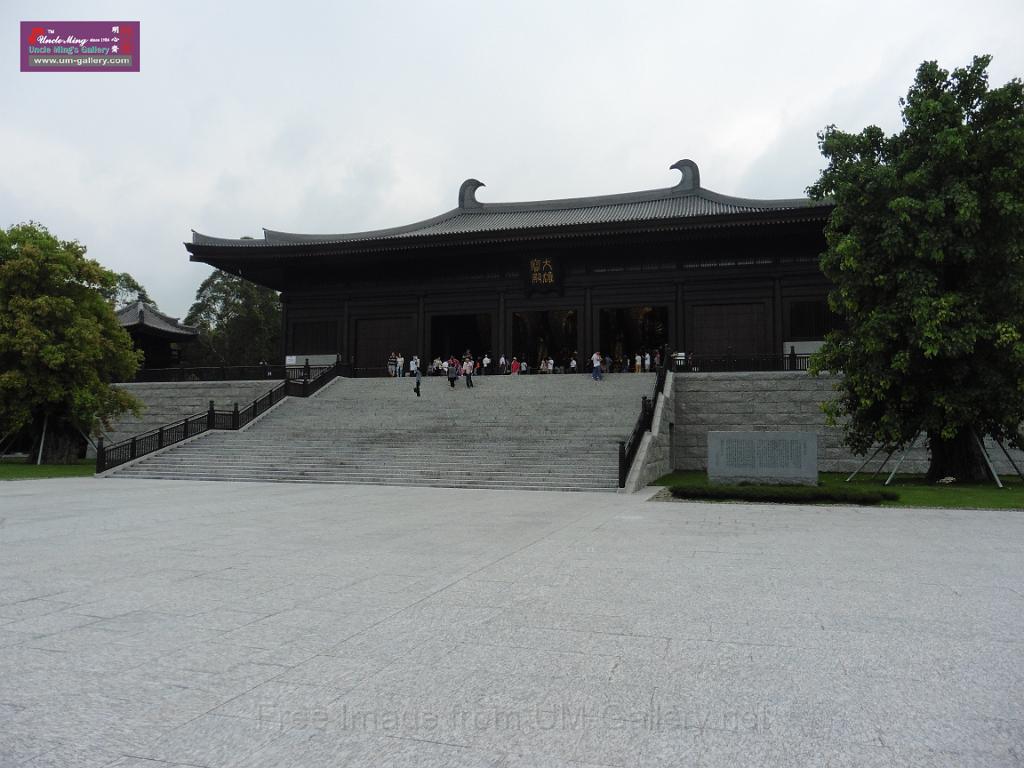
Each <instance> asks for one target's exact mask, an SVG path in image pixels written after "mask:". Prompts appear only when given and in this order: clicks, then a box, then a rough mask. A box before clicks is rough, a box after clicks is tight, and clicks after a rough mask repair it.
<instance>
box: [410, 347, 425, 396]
mask: <svg viewBox="0 0 1024 768" xmlns="http://www.w3.org/2000/svg"><path fill="white" fill-rule="evenodd" d="M409 375H410V376H415V377H416V386H415V387H413V388H412V391H413V392H415V393H416V397H419V396H420V379H421V376H422V374H421V373H420V359H419V358H418V357H416V355H413V356H412V359H411V360H410V361H409Z"/></svg>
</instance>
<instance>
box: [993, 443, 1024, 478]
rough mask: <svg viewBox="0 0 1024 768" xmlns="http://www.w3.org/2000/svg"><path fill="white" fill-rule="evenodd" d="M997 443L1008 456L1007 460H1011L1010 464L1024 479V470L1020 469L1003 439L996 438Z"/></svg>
mask: <svg viewBox="0 0 1024 768" xmlns="http://www.w3.org/2000/svg"><path fill="white" fill-rule="evenodd" d="M992 439H993V440H996V438H994V437H993V438H992ZM996 445H998V446H999V447H1000V448H1001V449H1002V451H1003V454H1004V455H1005V456H1006V460H1007V461H1008V462H1010V466H1012V467H1013V468H1014V470H1015V471H1016V472H1017V474H1018V475H1020V479H1021V480H1024V472H1021V471H1020V467H1018V466H1017V462H1016V461H1014V460H1013V456H1011V455H1010V452H1009V451H1008V450H1006V446H1005V445H1003V441H1002V440H996Z"/></svg>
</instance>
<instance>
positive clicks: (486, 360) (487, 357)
mask: <svg viewBox="0 0 1024 768" xmlns="http://www.w3.org/2000/svg"><path fill="white" fill-rule="evenodd" d="M490 367H491V356H490V355H489V354H487V355H484V359H483V368H481V369H480V372H481V373H482V374H484V375H485V376H486V375H487V373H488V369H489V368H490Z"/></svg>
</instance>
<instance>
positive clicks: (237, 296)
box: [182, 270, 281, 365]
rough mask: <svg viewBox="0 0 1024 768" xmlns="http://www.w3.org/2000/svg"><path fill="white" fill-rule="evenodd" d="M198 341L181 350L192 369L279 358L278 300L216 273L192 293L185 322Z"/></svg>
mask: <svg viewBox="0 0 1024 768" xmlns="http://www.w3.org/2000/svg"><path fill="white" fill-rule="evenodd" d="M185 324H186V325H192V326H196V327H197V328H199V339H198V341H197V342H196V343H194V344H190V345H188V346H187V347H185V349H184V350H183V351H182V357H183V358H184V359H185V360H186V361H187V362H188V363H189V364H192V365H252V364H254V363H258V362H260V361H276V360H277V358H278V357H279V356H280V355H281V299H280V298H279V297H278V295H277V292H276V291H274V290H272V289H270V288H264V287H262V286H259V285H256V284H255V283H251V282H249V281H248V280H245V279H243V278H241V277H238V276H237V275H232V274H230V273H228V272H222V271H221V270H216V271H215V272H214V273H213V274H211V275H210V276H209V277H208V278H206V279H205V280H204V281H203V282H202V284H201V285H200V286H199V290H198V291H196V300H195V303H193V304H192V308H191V309H190V310H189V312H188V316H187V317H186V318H185Z"/></svg>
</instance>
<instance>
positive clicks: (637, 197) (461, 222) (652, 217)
mask: <svg viewBox="0 0 1024 768" xmlns="http://www.w3.org/2000/svg"><path fill="white" fill-rule="evenodd" d="M672 167H673V168H676V169H678V170H679V171H680V172H681V173H682V174H683V178H682V180H681V181H680V182H679V184H677V185H676V186H675V187H670V188H668V189H654V190H648V191H645V192H629V193H626V194H619V195H603V196H600V197H580V198H570V199H565V200H541V201H534V202H524V203H482V202H480V201H478V200H477V199H476V195H475V192H476V189H477V188H479V187H482V186H483V184H482V183H481V182H479V181H476V180H475V179H469V180H467V181H466V182H464V183H463V185H462V187H461V189H460V190H459V206H458V207H457V208H453V209H452V210H450V211H448V212H447V213H443V214H441V215H439V216H435V217H433V218H430V219H426V220H424V221H419V222H416V223H415V224H408V225H405V226H401V227H391V228H389V229H378V230H373V231H369V232H349V233H338V234H323V235H312V234H297V233H293V232H278V231H275V230H270V229H264V230H263V233H264V236H263V238H260V239H253V238H239V239H232V238H220V237H210V236H208V235H203V234H201V233H199V232H193V233H192V242H193V244H196V245H213V246H225V245H226V246H240V247H261V246H279V245H298V244H315V243H324V244H329V243H345V242H360V241H387V240H409V239H412V238H418V237H429V236H432V235H458V234H478V233H479V234H483V233H502V232H510V231H514V230H536V229H544V228H559V227H573V226H583V225H590V224H615V223H620V222H621V223H637V222H658V221H667V220H671V219H699V218H711V217H715V216H730V215H737V214H758V213H769V212H778V211H788V210H796V209H801V208H815V207H825V206H827V205H828V203H823V202H821V201H816V200H810V199H808V198H795V199H789V200H756V199H748V198H742V197H730V196H728V195H721V194H718V193H717V192H712V191H711V190H708V189H704V188H703V187H701V186H700V173H699V171H698V170H697V166H696V165H695V164H694V163H693V162H692V161H689V160H681V161H679V162H678V163H676V164H675V165H673V166H672Z"/></svg>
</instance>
